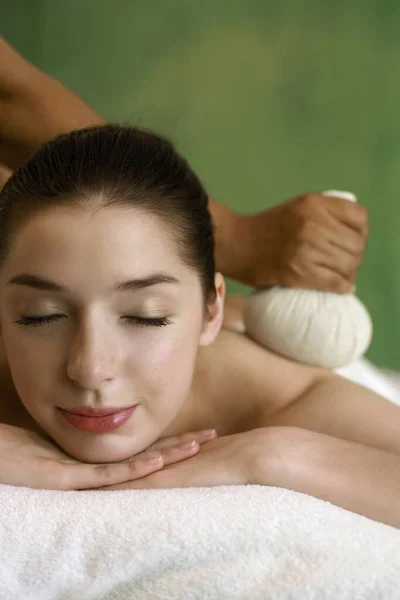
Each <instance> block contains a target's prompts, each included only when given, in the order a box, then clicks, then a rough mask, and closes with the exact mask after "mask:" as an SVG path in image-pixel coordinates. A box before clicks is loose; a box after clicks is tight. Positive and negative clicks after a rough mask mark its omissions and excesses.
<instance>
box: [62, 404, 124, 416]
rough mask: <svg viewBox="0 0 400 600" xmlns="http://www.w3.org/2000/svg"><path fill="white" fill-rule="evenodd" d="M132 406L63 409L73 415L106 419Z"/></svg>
mask: <svg viewBox="0 0 400 600" xmlns="http://www.w3.org/2000/svg"><path fill="white" fill-rule="evenodd" d="M129 408H132V406H111V407H110V408H93V407H91V406H77V407H75V408H63V409H62V410H65V411H66V412H68V413H71V414H72V415H82V416H83V417H106V416H107V415H115V414H116V413H121V412H123V411H124V410H128V409H129Z"/></svg>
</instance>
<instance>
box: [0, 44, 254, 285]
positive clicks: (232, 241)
mask: <svg viewBox="0 0 400 600" xmlns="http://www.w3.org/2000/svg"><path fill="white" fill-rule="evenodd" d="M104 123H105V121H104V119H103V118H102V117H101V116H100V115H99V114H98V113H97V112H96V111H95V110H93V109H92V108H91V107H90V106H88V105H87V104H86V103H85V102H84V101H83V100H81V99H80V98H79V97H78V96H76V95H75V94H74V93H73V92H72V91H71V90H69V89H68V88H67V87H65V86H64V85H62V84H61V83H60V82H59V81H57V80H55V79H53V78H52V77H50V76H49V75H47V74H46V73H44V72H43V71H40V70H39V69H37V68H36V67H35V66H34V65H32V64H31V63H29V62H28V61H27V60H26V59H25V58H24V57H23V56H21V55H20V54H19V53H18V52H17V51H16V50H14V48H12V47H11V46H10V45H9V44H8V43H7V42H6V41H5V40H4V39H1V38H0V163H3V164H4V165H6V166H7V167H9V168H10V169H16V168H17V167H19V166H20V165H21V164H22V163H23V162H24V161H25V160H27V158H28V157H29V155H30V154H31V153H32V152H34V151H35V150H37V149H38V148H39V147H40V146H41V145H42V144H44V143H46V142H47V141H49V140H50V139H52V138H54V137H56V136H57V135H59V134H60V133H66V132H68V131H72V130H74V129H84V128H85V127H90V126H94V125H101V124H104ZM209 210H210V212H211V215H212V219H213V222H214V225H215V228H216V248H215V260H216V267H217V270H218V271H221V272H222V273H223V274H224V275H226V276H228V277H233V278H235V279H241V278H242V271H244V270H245V265H243V264H242V263H243V257H244V254H243V245H241V244H240V243H239V242H240V237H239V239H238V235H239V236H242V234H243V231H241V222H240V217H239V215H238V214H237V213H236V212H234V211H233V210H231V209H229V208H228V207H226V206H223V205H221V204H219V203H218V202H216V201H215V200H213V199H210V204H209Z"/></svg>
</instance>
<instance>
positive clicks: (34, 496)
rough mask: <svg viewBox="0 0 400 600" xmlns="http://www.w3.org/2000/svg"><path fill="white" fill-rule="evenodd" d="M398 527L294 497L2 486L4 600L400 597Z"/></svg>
mask: <svg viewBox="0 0 400 600" xmlns="http://www.w3.org/2000/svg"><path fill="white" fill-rule="evenodd" d="M399 548H400V530H399V529H395V528H393V527H389V526H387V525H383V524H381V523H377V522H375V521H372V520H370V519H368V518H366V517H362V516H360V515H357V514H354V513H351V512H349V511H346V510H344V509H342V508H338V507H336V506H334V505H332V504H330V503H328V502H324V501H322V500H318V499H315V498H313V497H311V496H307V495H305V494H299V493H297V492H292V491H289V490H285V489H281V488H274V487H263V486H223V487H215V488H189V489H171V490H127V491H115V492H100V491H87V492H58V491H47V490H31V489H29V488H21V487H13V486H6V485H0V600H75V599H76V600H92V599H93V600H153V599H154V600H155V599H157V600H158V599H163V600H164V599H165V600H214V599H215V600H217V599H218V600H221V599H222V600H223V599H227V600H234V599H239V598H240V599H246V600H247V599H249V600H257V599H260V600H261V599H262V600H289V599H290V600H312V599H315V600H324V599H329V600H380V599H381V600H391V599H393V600H395V599H396V600H398V599H399V598H400V552H399Z"/></svg>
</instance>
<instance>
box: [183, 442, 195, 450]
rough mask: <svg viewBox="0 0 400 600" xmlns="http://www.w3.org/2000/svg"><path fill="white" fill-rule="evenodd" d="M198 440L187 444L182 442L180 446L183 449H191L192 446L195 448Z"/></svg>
mask: <svg viewBox="0 0 400 600" xmlns="http://www.w3.org/2000/svg"><path fill="white" fill-rule="evenodd" d="M195 444H196V442H195V441H193V442H186V444H181V445H180V446H179V448H182V450H191V448H194V446H195Z"/></svg>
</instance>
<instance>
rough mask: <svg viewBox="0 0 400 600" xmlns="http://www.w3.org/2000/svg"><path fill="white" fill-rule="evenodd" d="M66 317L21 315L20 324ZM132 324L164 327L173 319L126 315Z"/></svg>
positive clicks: (40, 325) (47, 322)
mask: <svg viewBox="0 0 400 600" xmlns="http://www.w3.org/2000/svg"><path fill="white" fill-rule="evenodd" d="M60 318H61V319H62V318H64V316H63V315H48V316H46V317H21V318H20V319H18V321H14V323H18V325H24V326H25V327H43V326H44V325H48V324H49V323H53V322H54V321H58V320H59V319H60ZM124 318H125V319H126V320H127V321H128V322H129V323H130V324H135V325H139V326H140V327H164V326H165V325H170V323H171V321H170V320H169V319H168V318H167V317H147V318H146V317H124Z"/></svg>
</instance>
